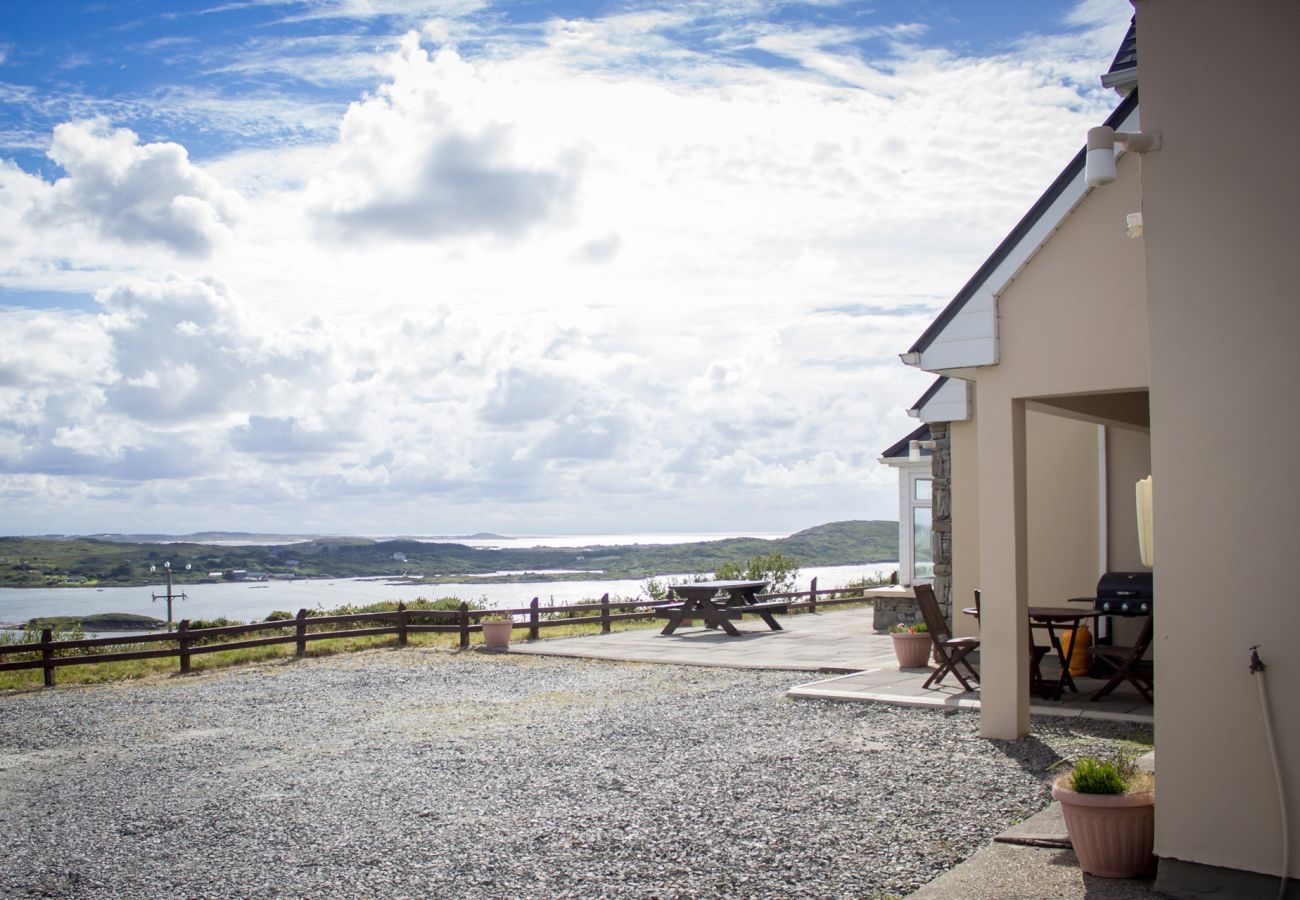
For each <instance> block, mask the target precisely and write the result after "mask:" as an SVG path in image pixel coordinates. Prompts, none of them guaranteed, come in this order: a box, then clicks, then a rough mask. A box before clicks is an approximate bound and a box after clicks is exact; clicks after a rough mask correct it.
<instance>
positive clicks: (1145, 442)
mask: <svg viewBox="0 0 1300 900" xmlns="http://www.w3.org/2000/svg"><path fill="white" fill-rule="evenodd" d="M1150 474H1151V434H1150V432H1148V431H1136V430H1133V429H1129V428H1107V429H1106V494H1107V503H1106V508H1107V516H1106V559H1107V562H1106V571H1108V572H1145V571H1147V567H1146V566H1144V565H1142V555H1141V553H1140V552H1139V550H1138V536H1137V497H1136V494H1135V492H1134V486H1135V485H1136V484H1137V482H1138V480H1139V479H1141V478H1145V477H1146V476H1148V475H1150ZM1142 622H1143V620H1141V619H1121V618H1115V619H1113V620H1112V622H1111V624H1112V627H1113V628H1114V631H1113V632H1112V635H1111V637H1112V638H1113V640H1114V643H1115V644H1116V645H1118V646H1121V647H1124V646H1132V645H1133V642H1134V641H1136V640H1137V637H1138V632H1139V631H1140V630H1141V628H1142Z"/></svg>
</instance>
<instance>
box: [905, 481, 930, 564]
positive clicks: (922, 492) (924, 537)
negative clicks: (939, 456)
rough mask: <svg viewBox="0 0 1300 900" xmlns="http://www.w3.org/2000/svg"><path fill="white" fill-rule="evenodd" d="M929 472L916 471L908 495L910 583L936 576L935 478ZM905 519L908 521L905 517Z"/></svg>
mask: <svg viewBox="0 0 1300 900" xmlns="http://www.w3.org/2000/svg"><path fill="white" fill-rule="evenodd" d="M928 475H929V472H925V473H924V474H921V473H916V474H913V476H912V490H911V492H910V495H909V497H908V507H909V508H910V509H909V511H910V515H909V516H908V519H910V520H911V523H912V528H911V534H910V535H909V537H910V543H911V545H912V546H911V547H910V548H909V549H910V550H911V555H912V567H911V568H912V571H911V577H910V578H909V582H908V583H910V584H915V583H916V582H918V581H930V580H931V579H933V578H934V544H933V539H932V536H933V534H934V531H933V529H932V527H931V512H930V504H931V502H932V499H933V496H934V494H933V491H934V480H933V479H932V478H929V477H928ZM904 521H907V519H905V520H904Z"/></svg>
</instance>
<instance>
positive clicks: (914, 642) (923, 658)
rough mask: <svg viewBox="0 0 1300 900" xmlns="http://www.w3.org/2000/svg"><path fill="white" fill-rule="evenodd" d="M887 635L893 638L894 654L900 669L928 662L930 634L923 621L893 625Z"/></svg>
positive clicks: (919, 665) (919, 666) (915, 667)
mask: <svg viewBox="0 0 1300 900" xmlns="http://www.w3.org/2000/svg"><path fill="white" fill-rule="evenodd" d="M889 636H890V637H892V638H893V639H894V656H896V657H897V658H898V667H899V668H900V669H917V668H921V667H923V666H926V665H928V664H929V660H930V634H929V629H928V628H926V627H925V623H923V622H918V623H916V624H914V625H904V624H901V623H900V624H898V625H893V626H891V627H890V629H889Z"/></svg>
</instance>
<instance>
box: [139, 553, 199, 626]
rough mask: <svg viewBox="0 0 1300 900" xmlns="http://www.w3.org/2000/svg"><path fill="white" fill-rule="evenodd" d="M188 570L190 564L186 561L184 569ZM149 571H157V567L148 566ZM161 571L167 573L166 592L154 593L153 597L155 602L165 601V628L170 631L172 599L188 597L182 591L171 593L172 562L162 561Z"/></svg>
mask: <svg viewBox="0 0 1300 900" xmlns="http://www.w3.org/2000/svg"><path fill="white" fill-rule="evenodd" d="M189 570H190V564H189V563H186V564H185V571H186V572H188V571H189ZM149 571H150V572H157V571H158V567H157V566H150V567H149ZM163 571H164V572H166V573H167V593H165V594H154V595H153V599H154V602H155V603H157V602H158V601H159V600H166V601H167V630H168V631H171V630H172V600H174V599H178V598H179V599H181V600H188V599H189V598H188V597H186V596H185V592H184V591H181V592H180V593H179V594H175V593H172V564H171V563H170V562H165V563H163Z"/></svg>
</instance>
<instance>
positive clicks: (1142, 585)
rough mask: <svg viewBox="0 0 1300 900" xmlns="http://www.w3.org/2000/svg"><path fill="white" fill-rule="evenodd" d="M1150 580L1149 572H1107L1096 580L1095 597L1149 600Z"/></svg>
mask: <svg viewBox="0 0 1300 900" xmlns="http://www.w3.org/2000/svg"><path fill="white" fill-rule="evenodd" d="M1152 582H1153V579H1152V577H1151V573H1150V572H1107V573H1106V574H1105V575H1102V576H1101V580H1099V581H1098V582H1097V599H1098V600H1115V599H1127V600H1133V599H1137V600H1150V599H1151V598H1152V596H1153V594H1152Z"/></svg>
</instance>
